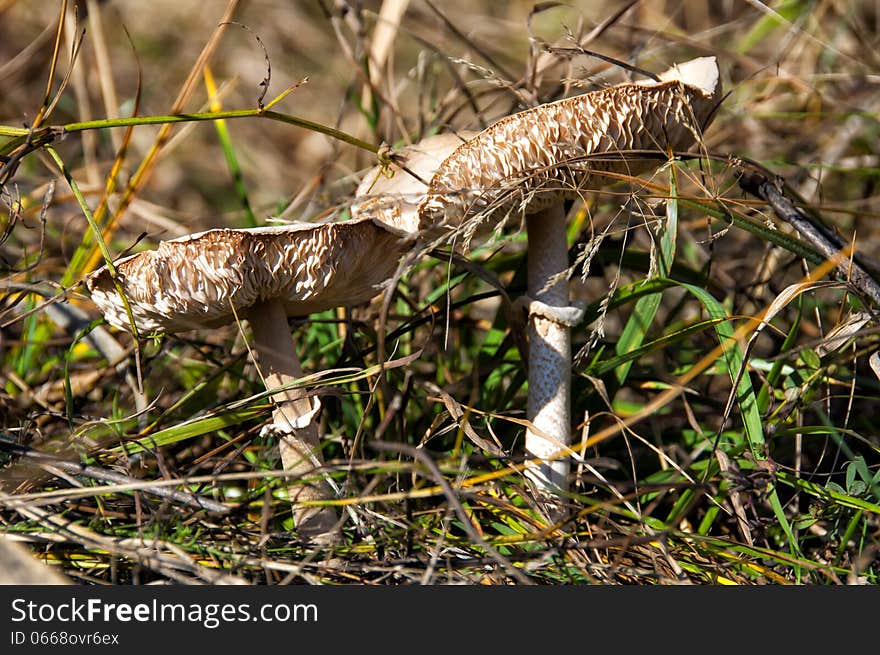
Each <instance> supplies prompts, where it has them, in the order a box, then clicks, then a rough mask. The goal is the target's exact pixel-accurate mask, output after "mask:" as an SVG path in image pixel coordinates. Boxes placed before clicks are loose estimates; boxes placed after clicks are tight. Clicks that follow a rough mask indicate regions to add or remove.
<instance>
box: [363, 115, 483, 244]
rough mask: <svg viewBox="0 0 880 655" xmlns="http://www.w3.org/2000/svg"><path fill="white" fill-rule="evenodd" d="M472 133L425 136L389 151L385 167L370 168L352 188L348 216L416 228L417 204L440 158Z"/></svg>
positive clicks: (472, 133)
mask: <svg viewBox="0 0 880 655" xmlns="http://www.w3.org/2000/svg"><path fill="white" fill-rule="evenodd" d="M476 134H477V133H476V132H468V131H462V132H458V133H456V134H452V133H444V134H436V135H433V136H429V137H427V138H425V139H422V140H421V141H419V142H418V143H414V144H412V145H409V146H404V147H403V148H400V149H398V150H395V151H394V153H393V158H392V162H391V164H390V165H388V166H387V167H383V166H374V167H373V168H371V169H370V170H369V171H368V172H367V174H366V175H364V178H363V180H362V181H361V183H360V185H359V186H358V188H357V190H356V191H355V198H354V201H353V202H352V205H351V215H352V218H361V217H366V216H369V217H373V218H375V220H378V221H380V222H382V223H384V224H386V225H389V226H391V227H393V228H395V229H399V230H403V231H405V232H409V233H415V232H417V231H418V229H419V216H418V209H419V205H420V204H421V203H422V202H423V201H424V199H425V196H426V195H427V192H428V183H429V182H430V180H431V178H432V177H433V176H434V173H435V172H436V171H437V169H438V168H440V165H441V164H442V163H443V161H444V160H445V159H446V158H447V157H449V155H451V154H452V153H453V152H455V150H456V149H457V148H458V147H459V146H460V145H461V144H462V143H464V142H465V141H466V140H467V139H470V138H472V137H474V136H476Z"/></svg>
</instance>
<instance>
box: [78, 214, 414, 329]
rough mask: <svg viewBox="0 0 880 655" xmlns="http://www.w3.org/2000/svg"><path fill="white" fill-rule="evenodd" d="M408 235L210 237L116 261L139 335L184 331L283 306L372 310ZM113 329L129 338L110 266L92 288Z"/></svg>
mask: <svg viewBox="0 0 880 655" xmlns="http://www.w3.org/2000/svg"><path fill="white" fill-rule="evenodd" d="M409 238H410V236H409V235H406V234H404V233H402V232H401V231H399V230H395V229H393V228H390V227H389V226H387V225H384V224H382V223H379V222H377V221H374V220H372V219H369V218H365V219H361V220H351V221H344V222H338V223H320V224H318V223H299V224H290V225H281V226H272V227H261V228H250V229H212V230H207V231H205V232H200V233H197V234H192V235H188V236H185V237H182V238H179V239H173V240H169V241H163V242H161V243H160V244H159V246H158V247H157V248H156V249H155V250H148V251H143V252H139V253H137V254H135V255H131V256H128V257H125V258H123V259H120V260H119V261H117V262H115V263H114V268H115V269H116V271H117V278H118V281H119V284H120V285H121V288H122V292H123V293H124V294H125V296H126V298H127V300H128V304H129V307H130V308H131V313H132V317H133V319H134V322H135V324H136V326H137V328H138V330H139V331H140V332H143V333H152V332H163V331H173V332H180V331H184V330H191V329H195V328H199V327H217V326H219V325H223V324H226V323H231V322H234V321H235V319H236V316H237V317H238V318H248V311H249V309H250V308H252V307H254V306H255V305H257V304H259V303H263V302H266V301H277V302H279V303H280V304H281V305H282V306H283V307H284V311H285V312H286V314H287V315H288V316H304V315H307V314H311V313H314V312H320V311H324V310H326V309H330V308H332V307H340V306H346V305H356V304H360V303H362V302H366V301H367V300H369V299H370V298H372V297H373V296H375V295H376V294H377V293H378V292H379V287H380V285H381V284H382V283H384V282H385V281H387V280H388V279H390V278H391V276H392V275H393V274H394V271H395V270H396V268H397V265H398V259H399V258H400V256H401V255H402V254H403V252H404V250H405V249H406V248H407V247H408V246H407V243H408V240H409ZM86 286H87V287H88V289H89V291H90V293H91V297H92V301H93V302H94V303H95V304H96V305H97V306H98V308H99V309H100V310H101V311H102V312H103V314H104V316H105V317H106V319H107V321H108V322H109V323H110V324H111V325H113V326H114V327H117V328H120V329H123V330H129V331H130V330H131V323H130V321H129V317H128V313H127V311H126V308H125V304H124V303H123V302H122V299H121V298H120V297H119V293H118V291H117V288H116V285H115V284H114V281H113V277H112V275H111V273H110V270H109V269H108V268H107V267H106V266H105V267H103V268H101V269H99V270H98V271H96V272H95V273H94V274H92V275H91V276H90V277H89V278H88V279H87V280H86Z"/></svg>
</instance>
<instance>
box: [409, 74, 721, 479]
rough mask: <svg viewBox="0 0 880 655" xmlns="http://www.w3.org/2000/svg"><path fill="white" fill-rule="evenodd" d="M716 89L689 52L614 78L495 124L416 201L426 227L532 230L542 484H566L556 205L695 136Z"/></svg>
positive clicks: (531, 395)
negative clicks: (650, 75)
mask: <svg viewBox="0 0 880 655" xmlns="http://www.w3.org/2000/svg"><path fill="white" fill-rule="evenodd" d="M720 98H721V85H720V83H719V74H718V67H717V64H716V62H715V58H714V57H702V58H698V59H694V60H691V61H688V62H685V63H682V64H679V65H676V66H673V67H672V68H670V69H669V70H667V71H665V72H663V73H660V74H659V75H658V76H657V79H656V80H649V81H644V82H642V81H640V82H634V83H626V84H620V85H617V86H613V87H609V88H606V89H602V90H600V91H595V92H592V93H587V94H583V95H580V96H576V97H572V98H568V99H565V100H560V101H557V102H552V103H548V104H545V105H541V106H538V107H534V108H532V109H529V110H526V111H523V112H520V113H518V114H515V115H512V116H508V117H506V118H502V119H501V120H499V121H498V122H496V123H494V124H493V125H491V126H489V127H488V128H487V129H485V130H483V131H482V132H480V133H479V134H478V135H477V136H475V137H474V138H471V139H469V140H468V141H466V142H465V143H463V144H462V145H461V146H459V147H458V148H456V150H455V151H454V152H453V153H452V154H451V155H450V156H449V157H448V158H447V159H446V160H445V161H444V162H443V163H442V164H441V166H440V167H439V168H438V170H437V171H436V173H435V174H434V176H433V177H432V178H431V181H430V184H429V188H428V190H427V195H426V197H425V199H424V201H423V202H422V203H421V204H420V206H419V208H418V214H419V218H420V228H421V229H422V230H423V231H427V232H428V233H429V234H431V233H433V234H435V235H436V234H443V233H444V231H445V232H446V233H456V232H457V231H458V230H460V229H462V228H463V227H464V228H465V229H467V230H471V231H473V230H474V229H476V228H477V227H478V226H479V225H486V224H490V225H491V224H494V223H495V222H497V221H498V220H500V219H505V218H506V217H507V216H508V215H511V214H514V215H516V214H522V215H524V216H525V221H526V230H527V235H528V295H529V298H528V299H527V306H528V310H529V365H528V366H529V388H528V418H529V420H530V422H531V425H532V427H531V428H529V430H528V431H527V433H526V451H527V452H528V453H529V454H530V455H531V456H533V457H534V458H535V463H534V465H533V467H532V468H530V469H529V470H527V475H528V476H529V477H530V478H531V479H532V480H533V481H534V482H535V484H536V486H537V487H538V488H539V489H541V490H547V491H553V490H555V491H560V490H565V489H566V488H567V476H568V471H569V461H568V457H565V456H562V457H560V456H559V455H560V453H564V452H565V448H566V447H567V446H568V444H569V443H570V432H571V417H570V407H569V406H570V394H571V392H570V387H571V363H570V362H571V336H570V326H571V325H573V324H575V323H576V322H578V321H579V320H580V316H579V315H580V312H578V310H577V309H575V308H572V307H569V304H570V302H569V292H568V282H567V271H568V249H567V244H566V238H565V218H566V217H565V211H564V209H563V206H564V205H563V202H564V201H565V200H566V199H573V198H577V197H581V196H583V194H584V193H586V192H588V191H589V190H590V189H593V188H597V187H599V186H602V185H604V184H607V183H608V182H610V181H613V177H611V176H603V175H601V174H602V173H612V174H631V175H632V174H638V173H640V172H644V171H646V170H649V169H650V168H651V167H654V166H656V165H657V162H656V159H657V158H656V155H655V156H654V157H653V159H652V158H650V157H645V153H644V151H646V150H649V151H652V152H654V153H658V152H659V153H661V155H664V156H665V155H666V154H667V153H668V152H670V151H681V150H685V149H688V148H690V147H691V146H693V145H694V144H695V143H697V142H699V140H700V138H701V134H702V130H703V129H705V128H706V126H707V125H708V123H709V121H711V118H712V117H713V114H714V111H715V109H716V108H717V105H718V103H719V102H720Z"/></svg>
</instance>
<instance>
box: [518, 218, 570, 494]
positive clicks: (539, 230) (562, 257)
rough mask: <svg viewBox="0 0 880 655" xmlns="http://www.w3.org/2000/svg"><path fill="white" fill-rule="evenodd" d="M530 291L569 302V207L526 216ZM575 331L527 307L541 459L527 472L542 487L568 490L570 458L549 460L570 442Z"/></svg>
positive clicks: (531, 411)
mask: <svg viewBox="0 0 880 655" xmlns="http://www.w3.org/2000/svg"><path fill="white" fill-rule="evenodd" d="M526 229H527V231H528V249H529V251H528V293H529V296H530V297H531V298H532V299H533V300H536V301H539V302H542V303H544V304H546V305H549V306H550V307H559V308H564V307H568V305H569V298H568V278H567V277H566V275H565V271H566V270H567V269H568V246H567V242H566V237H565V210H564V208H563V206H562V205H556V206H554V207H551V208H549V209H547V210H544V211H542V212H538V213H536V214H532V215H529V216H527V217H526ZM570 405H571V330H570V328H569V327H568V326H567V325H563V324H561V323H559V322H557V321H553V320H551V319H549V318H546V317H544V316H540V315H537V314H535V313H534V312H533V311H531V310H530V312H529V398H528V418H529V420H530V421H531V422H532V425H533V426H534V428H535V429H534V430H532V429H529V430H527V432H526V453H527V454H528V455H529V456H531V457H536V458H538V459H539V460H541V461H539V462H537V463H536V464H535V465H534V466H532V467H530V468H529V469H527V470H526V475H527V476H528V477H529V478H530V479H531V480H532V481H533V482H534V483H535V484H536V485H537V487H538V488H539V489H541V490H544V491H554V492H558V491H565V490H566V489H567V486H568V472H569V460H568V457H567V456H566V457H561V458H556V459H554V460H552V461H551V460H550V458H551V456H552V455H553V454H554V453H559V451H560V450H562V449H563V447H564V446H567V445H568V444H569V443H570V441H571V408H570Z"/></svg>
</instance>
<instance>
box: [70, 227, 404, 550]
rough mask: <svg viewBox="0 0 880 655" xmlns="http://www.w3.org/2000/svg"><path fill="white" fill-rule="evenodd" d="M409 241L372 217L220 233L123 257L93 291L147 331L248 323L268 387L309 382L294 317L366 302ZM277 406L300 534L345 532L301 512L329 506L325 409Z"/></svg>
mask: <svg viewBox="0 0 880 655" xmlns="http://www.w3.org/2000/svg"><path fill="white" fill-rule="evenodd" d="M408 239H409V237H408V235H405V234H404V233H402V232H401V231H400V230H395V229H393V228H390V227H388V226H386V225H383V224H381V223H380V222H378V221H374V220H372V219H370V218H362V219H358V220H350V221H344V222H338V223H322V224H314V223H299V224H291V225H282V226H275V227H262V228H251V229H213V230H208V231H206V232H200V233H198V234H192V235H189V236H185V237H182V238H178V239H174V240H170V241H163V242H161V243H160V244H159V246H158V248H157V249H156V250H149V251H144V252H140V253H137V254H135V255H131V256H129V257H125V258H123V259H121V260H119V261H117V262H115V264H114V266H113V269H114V270H115V271H116V280H115V281H114V276H113V274H112V273H111V269H110V268H109V267H107V266H105V267H103V268H101V269H99V270H98V271H96V272H95V273H93V274H92V275H91V276H90V277H89V278H88V279H87V280H86V284H87V287H88V289H89V291H90V293H91V298H92V301H93V302H94V303H95V304H96V305H97V306H98V307H99V308H100V309H101V311H102V312H103V313H104V316H105V317H106V319H107V321H108V322H109V323H110V324H111V325H113V326H115V327H117V328H120V329H122V330H131V329H132V320H133V322H134V325H135V326H136V327H137V331H138V333H140V334H145V333H154V332H182V331H186V330H191V329H194V328H200V327H217V326H220V325H223V324H228V323H232V322H235V321H236V320H237V319H238V318H243V319H247V320H248V322H249V323H250V326H251V332H252V333H253V345H254V351H255V352H256V354H257V356H258V364H259V368H258V370H260V371H261V373H262V375H263V378H264V381H265V385H266V388H267V390H270V391H271V390H273V389H277V388H278V387H281V386H284V385H287V384H288V383H290V382H292V381H293V380H296V379H297V378H300V377H302V375H303V371H302V367H301V365H300V361H299V358H298V357H297V353H296V348H295V344H294V343H293V341H292V339H291V335H290V329H289V327H288V324H287V318H288V317H289V316H305V315H308V314H311V313H314V312H320V311H324V310H326V309H330V308H332V307H341V306H348V305H356V304H360V303H363V302H365V301H367V300H369V299H370V298H372V297H373V296H375V295H376V294H377V293H378V290H377V286H378V285H381V284H382V283H383V282H385V281H386V280H388V279H389V278H390V277H391V276H392V274H393V273H394V271H395V270H396V268H397V264H398V259H399V258H400V256H401V255H402V254H403V252H404V250H405V249H406V248H407V244H408ZM116 283H118V284H119V287H120V288H121V290H122V293H123V294H124V295H125V297H126V299H127V304H128V308H130V311H131V319H130V318H129V313H128V311H129V310H128V309H127V308H126V304H125V303H124V302H123V301H122V299H121V298H120V296H119V291H118V290H117V286H116ZM271 398H272V400H273V402H274V403H275V406H276V409H275V411H274V412H273V415H272V423H271V429H273V430H275V431H276V432H278V433H279V435H280V440H279V447H280V451H281V462H282V466H283V469H284V471H285V472H288V473H290V474H292V477H293V478H294V483H291V484H290V485H289V493H290V499H291V501H292V503H293V513H294V520H295V523H296V528H297V532H298V534H299V535H300V536H302V537H303V538H309V539H314V540H316V541H328V540H331V539H332V537H331V535H334V534H337V533H338V528H337V527H336V525H337V522H338V521H337V515H336V512H335V510H334V509H333V508H331V507H314V506H303V505H301V504H299V503H301V502H302V501H313V500H326V499H329V498H332V491H331V489H330V487H329V482H328V481H327V480H326V479H321V478H320V477H318V478H317V481H315V475H314V473H315V469H317V468H319V467H320V466H322V465H323V457H322V453H321V448H320V440H319V436H318V424H317V420H316V415H317V413H318V411H319V409H320V403H319V402H318V400H317V399H316V398H313V397H312V398H310V397H308V396H307V395H305V394H304V393H303V392H302V391H300V390H296V389H282V390H280V391H277V392H274V393H273V394H272V396H271ZM310 477H311V479H309V478H310ZM297 478H299V479H300V480H299V484H296V483H295V482H296V479H297Z"/></svg>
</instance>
